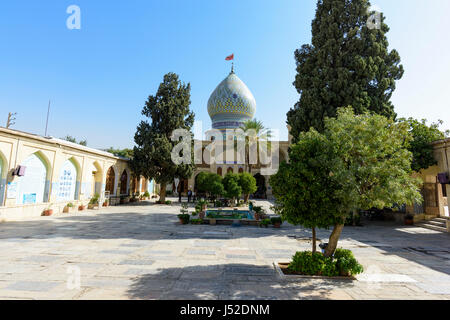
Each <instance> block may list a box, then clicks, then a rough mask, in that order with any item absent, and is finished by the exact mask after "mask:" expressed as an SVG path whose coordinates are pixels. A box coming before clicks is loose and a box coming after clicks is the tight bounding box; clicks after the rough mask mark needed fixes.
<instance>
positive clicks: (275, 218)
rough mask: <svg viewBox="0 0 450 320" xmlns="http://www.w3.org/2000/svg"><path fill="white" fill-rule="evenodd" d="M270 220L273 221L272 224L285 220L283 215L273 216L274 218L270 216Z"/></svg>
mask: <svg viewBox="0 0 450 320" xmlns="http://www.w3.org/2000/svg"><path fill="white" fill-rule="evenodd" d="M270 222H271V223H272V224H277V223H280V224H281V223H283V220H282V219H281V217H272V218H270Z"/></svg>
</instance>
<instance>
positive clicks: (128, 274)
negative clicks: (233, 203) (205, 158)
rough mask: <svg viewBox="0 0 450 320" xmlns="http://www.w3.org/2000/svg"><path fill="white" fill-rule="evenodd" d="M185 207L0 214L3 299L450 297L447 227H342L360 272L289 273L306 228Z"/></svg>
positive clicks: (307, 247)
mask: <svg viewBox="0 0 450 320" xmlns="http://www.w3.org/2000/svg"><path fill="white" fill-rule="evenodd" d="M261 204H262V205H264V206H265V207H267V208H268V207H269V205H270V203H269V202H263V201H261V202H260V205H261ZM179 208H180V207H179V205H177V204H174V205H173V206H161V205H155V204H151V203H150V202H147V203H140V204H137V205H127V206H117V207H110V208H107V209H102V210H101V211H98V210H90V211H87V212H84V213H76V214H65V215H59V216H53V217H39V218H32V219H26V220H22V221H9V222H3V223H0V239H1V241H0V298H1V299H439V300H441V299H447V300H448V299H450V235H449V234H445V233H440V232H436V231H431V230H427V229H423V228H418V227H406V226H398V225H394V224H391V223H384V224H380V223H378V224H369V225H367V226H365V227H351V228H350V227H346V228H345V229H344V232H343V235H342V237H341V241H340V247H343V248H347V249H351V250H352V251H353V252H354V254H355V256H356V258H357V259H358V260H359V261H360V263H361V264H363V266H364V268H365V273H364V274H362V275H360V276H358V281H342V280H321V279H302V280H297V281H285V280H282V279H280V278H279V277H278V275H277V273H276V272H275V269H274V267H273V263H274V261H285V262H288V261H289V260H290V258H291V256H292V255H293V254H294V253H295V252H296V251H298V250H310V243H309V242H308V240H307V238H308V237H309V236H310V232H309V230H306V229H303V228H300V227H294V226H289V225H286V224H285V225H283V227H282V228H281V229H273V228H268V229H260V228H256V227H237V228H236V227H231V226H209V225H200V226H198V225H186V226H184V225H179V224H178V219H177V214H178V213H179ZM328 234H329V231H320V232H319V238H321V239H324V240H326V238H327V236H328ZM77 270H79V271H80V275H81V276H80V285H81V286H80V288H72V287H70V285H69V286H68V284H71V283H73V280H74V279H76V277H74V275H76V272H77Z"/></svg>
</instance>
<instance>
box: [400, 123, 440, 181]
mask: <svg viewBox="0 0 450 320" xmlns="http://www.w3.org/2000/svg"><path fill="white" fill-rule="evenodd" d="M399 121H400V122H403V123H406V124H407V125H408V127H409V132H410V133H411V134H412V137H413V139H412V141H410V142H409V145H408V150H409V151H410V152H411V153H412V154H413V160H412V164H411V168H412V169H413V170H414V171H417V172H418V171H420V170H421V169H428V168H429V167H431V166H433V165H435V164H437V162H436V160H435V159H434V155H433V145H432V144H431V143H432V142H434V141H437V140H441V139H444V138H445V137H446V136H448V135H449V131H446V132H442V131H440V130H439V126H440V125H442V123H443V122H442V121H441V120H439V121H438V122H437V123H432V124H431V125H429V126H428V125H427V121H426V120H425V119H423V120H422V121H419V120H416V119H413V118H409V119H404V118H402V119H400V120H399Z"/></svg>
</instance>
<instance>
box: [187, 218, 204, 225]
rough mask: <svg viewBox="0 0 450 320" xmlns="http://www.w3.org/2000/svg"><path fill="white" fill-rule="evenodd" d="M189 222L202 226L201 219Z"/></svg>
mask: <svg viewBox="0 0 450 320" xmlns="http://www.w3.org/2000/svg"><path fill="white" fill-rule="evenodd" d="M190 222H191V224H202V223H203V219H191V220H190Z"/></svg>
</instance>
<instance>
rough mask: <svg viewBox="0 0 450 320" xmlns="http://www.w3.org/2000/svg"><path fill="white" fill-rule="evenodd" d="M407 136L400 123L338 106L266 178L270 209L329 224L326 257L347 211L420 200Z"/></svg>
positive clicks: (294, 219) (297, 220) (313, 224)
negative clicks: (321, 128) (271, 197)
mask: <svg viewBox="0 0 450 320" xmlns="http://www.w3.org/2000/svg"><path fill="white" fill-rule="evenodd" d="M411 139H412V137H411V134H410V133H409V132H408V126H407V125H406V124H405V123H395V122H394V121H393V120H391V119H387V118H386V117H383V116H380V115H376V114H369V113H364V114H361V115H355V113H354V111H353V110H352V108H351V107H348V108H341V109H339V110H338V112H337V118H326V119H325V129H324V132H323V133H319V132H318V131H316V130H315V129H311V130H310V131H309V132H304V133H301V134H300V135H299V138H298V142H297V143H296V144H294V145H293V146H292V148H291V150H290V152H289V159H290V162H289V163H283V164H281V166H280V170H279V171H278V173H277V174H276V175H274V176H272V177H271V179H270V184H271V186H272V189H273V193H274V195H275V198H276V205H275V210H276V211H277V212H278V213H279V214H280V215H281V216H282V217H283V218H284V219H285V220H287V221H289V222H291V223H293V224H300V225H304V226H305V227H308V228H328V227H333V231H332V233H331V235H330V238H329V244H328V247H327V249H326V251H325V255H326V256H327V257H330V256H331V255H332V254H333V253H334V251H335V250H336V247H337V244H338V240H339V237H340V234H341V232H342V230H343V228H344V223H345V219H346V218H347V217H348V215H349V214H350V213H352V212H355V211H357V210H360V209H362V210H368V209H371V208H374V207H376V208H380V209H383V208H386V207H392V206H394V205H396V204H403V203H406V204H413V203H414V202H421V201H422V197H421V194H420V192H419V190H420V185H421V182H420V180H419V179H415V178H412V176H411V173H412V171H411V161H412V155H411V152H410V151H408V150H407V148H406V144H407V143H408V142H409V141H410V140H411ZM314 245H315V241H314ZM313 250H315V248H314V247H313Z"/></svg>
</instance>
